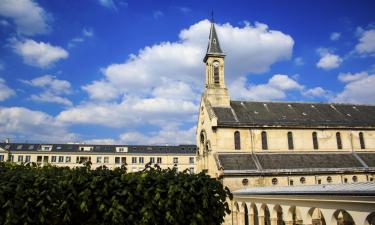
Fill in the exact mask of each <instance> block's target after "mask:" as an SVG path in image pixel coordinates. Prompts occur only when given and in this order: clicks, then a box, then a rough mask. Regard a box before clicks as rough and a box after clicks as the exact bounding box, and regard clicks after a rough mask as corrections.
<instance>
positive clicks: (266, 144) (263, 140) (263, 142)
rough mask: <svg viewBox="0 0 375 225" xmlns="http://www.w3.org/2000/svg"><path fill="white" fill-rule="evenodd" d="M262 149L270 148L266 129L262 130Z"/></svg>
mask: <svg viewBox="0 0 375 225" xmlns="http://www.w3.org/2000/svg"><path fill="white" fill-rule="evenodd" d="M262 149H263V150H267V149H268V143H267V133H266V132H265V131H263V132H262Z"/></svg>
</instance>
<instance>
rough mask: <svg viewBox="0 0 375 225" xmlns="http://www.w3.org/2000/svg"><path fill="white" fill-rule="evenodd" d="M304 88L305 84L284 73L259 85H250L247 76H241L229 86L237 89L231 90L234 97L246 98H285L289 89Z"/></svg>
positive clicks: (299, 89) (230, 88)
mask: <svg viewBox="0 0 375 225" xmlns="http://www.w3.org/2000/svg"><path fill="white" fill-rule="evenodd" d="M303 89H304V86H303V85H301V84H299V83H298V82H297V81H295V80H294V79H292V78H290V77H289V76H288V75H283V74H276V75H274V76H272V77H271V78H270V79H269V80H268V83H266V84H258V85H253V84H250V85H248V84H247V80H246V78H245V77H240V78H239V79H237V80H235V81H234V82H232V83H231V84H230V86H229V90H235V91H233V92H231V98H232V99H245V100H276V99H284V98H286V96H287V91H293V90H296V91H302V90H303Z"/></svg>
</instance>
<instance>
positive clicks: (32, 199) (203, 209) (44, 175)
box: [0, 163, 232, 225]
mask: <svg viewBox="0 0 375 225" xmlns="http://www.w3.org/2000/svg"><path fill="white" fill-rule="evenodd" d="M227 197H229V198H231V197H232V196H231V193H230V192H229V190H228V189H227V188H224V187H223V185H222V184H221V182H220V181H218V180H216V179H213V178H210V177H209V176H208V175H206V174H204V173H199V174H189V173H188V172H187V171H184V172H177V171H176V170H174V169H167V170H160V169H158V168H156V169H155V168H150V167H149V168H148V169H145V171H143V172H136V173H126V168H117V169H114V170H109V169H107V168H105V167H100V168H97V169H95V170H91V169H90V168H89V166H85V167H78V168H74V169H70V168H67V167H66V168H62V167H54V166H44V167H38V166H35V165H15V164H11V163H0V207H1V209H0V224H24V225H26V224H49V225H55V224H56V225H60V224H72V225H73V224H74V225H78V224H87V225H96V224H131V225H133V224H163V225H164V224H166V225H168V224H179V225H183V224H221V223H222V222H223V217H224V215H225V213H226V212H227V213H229V207H228V204H227V202H226V199H227Z"/></svg>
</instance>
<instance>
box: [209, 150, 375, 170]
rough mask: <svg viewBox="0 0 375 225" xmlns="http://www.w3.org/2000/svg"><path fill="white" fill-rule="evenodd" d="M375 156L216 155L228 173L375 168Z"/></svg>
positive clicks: (372, 154)
mask: <svg viewBox="0 0 375 225" xmlns="http://www.w3.org/2000/svg"><path fill="white" fill-rule="evenodd" d="M374 158H375V152H373V153H358V154H357V153H351V152H346V153H341V152H293V153H254V154H251V153H218V154H217V157H216V159H217V165H218V167H219V169H222V170H223V171H224V175H236V174H264V175H267V174H269V175H272V174H282V173H295V174H310V173H314V172H317V171H319V172H320V173H337V172H340V173H342V172H356V171H357V172H360V171H375V165H374V164H375V163H374V161H372V160H373V159H374Z"/></svg>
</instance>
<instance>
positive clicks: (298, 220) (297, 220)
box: [287, 205, 302, 225]
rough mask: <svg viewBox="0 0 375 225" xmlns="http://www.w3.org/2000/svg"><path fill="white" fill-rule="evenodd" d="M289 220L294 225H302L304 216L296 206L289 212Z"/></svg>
mask: <svg viewBox="0 0 375 225" xmlns="http://www.w3.org/2000/svg"><path fill="white" fill-rule="evenodd" d="M287 220H288V221H290V222H292V224H293V225H300V224H302V216H301V213H300V212H299V210H298V209H297V207H296V206H294V205H293V206H291V207H290V208H289V210H288V216H287Z"/></svg>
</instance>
